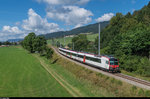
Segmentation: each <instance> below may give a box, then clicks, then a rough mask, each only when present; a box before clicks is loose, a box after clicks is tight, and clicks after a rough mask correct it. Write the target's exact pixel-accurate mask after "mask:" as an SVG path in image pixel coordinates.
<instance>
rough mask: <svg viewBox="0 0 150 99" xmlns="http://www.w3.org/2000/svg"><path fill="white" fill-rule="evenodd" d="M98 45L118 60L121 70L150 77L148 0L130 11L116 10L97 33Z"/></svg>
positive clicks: (149, 12) (149, 5) (149, 14)
mask: <svg viewBox="0 0 150 99" xmlns="http://www.w3.org/2000/svg"><path fill="white" fill-rule="evenodd" d="M95 43H96V45H98V38H97V40H96V42H95ZM101 48H103V49H104V50H105V51H104V52H105V54H113V55H115V56H116V57H117V58H118V59H119V62H120V68H121V69H124V70H126V71H128V72H132V73H136V74H137V75H142V76H146V77H150V72H149V70H150V61H149V59H150V2H149V4H148V5H145V6H144V7H143V8H142V9H140V10H138V11H135V12H134V13H133V14H131V13H130V12H128V13H127V14H126V15H123V14H122V13H117V14H116V16H114V17H113V18H112V19H111V20H110V24H109V25H108V26H107V27H106V28H105V29H104V30H103V31H102V33H101Z"/></svg>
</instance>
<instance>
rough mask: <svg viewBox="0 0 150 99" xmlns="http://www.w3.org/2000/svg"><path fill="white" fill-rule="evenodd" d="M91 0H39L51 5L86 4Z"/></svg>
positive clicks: (38, 0)
mask: <svg viewBox="0 0 150 99" xmlns="http://www.w3.org/2000/svg"><path fill="white" fill-rule="evenodd" d="M89 1H90V0H37V2H39V3H40V2H44V3H46V4H49V5H84V4H86V3H88V2H89Z"/></svg>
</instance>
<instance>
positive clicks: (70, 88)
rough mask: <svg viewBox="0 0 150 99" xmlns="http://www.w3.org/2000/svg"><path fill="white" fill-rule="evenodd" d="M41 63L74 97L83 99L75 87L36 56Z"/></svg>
mask: <svg viewBox="0 0 150 99" xmlns="http://www.w3.org/2000/svg"><path fill="white" fill-rule="evenodd" d="M34 56H35V57H36V58H37V59H38V60H39V61H40V63H41V65H42V66H43V67H44V68H45V69H46V70H47V71H48V72H49V73H50V74H51V75H52V76H53V77H54V78H55V79H56V80H57V81H58V82H59V83H60V84H61V85H62V86H63V87H64V88H65V89H66V90H67V91H68V92H69V93H70V94H71V95H72V96H74V97H81V96H82V95H81V94H80V93H79V92H78V91H77V89H75V88H74V87H73V86H71V85H70V84H69V83H68V82H66V81H65V80H64V79H63V78H61V77H60V76H59V75H58V74H57V73H56V72H54V71H53V70H50V69H49V68H48V65H47V64H46V63H45V62H44V61H43V60H42V59H40V58H39V57H38V56H37V55H34Z"/></svg>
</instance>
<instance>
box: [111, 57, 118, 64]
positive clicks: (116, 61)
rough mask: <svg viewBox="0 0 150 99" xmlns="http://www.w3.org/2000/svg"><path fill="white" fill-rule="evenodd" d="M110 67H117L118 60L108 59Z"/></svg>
mask: <svg viewBox="0 0 150 99" xmlns="http://www.w3.org/2000/svg"><path fill="white" fill-rule="evenodd" d="M110 65H118V60H117V59H115V58H112V59H110Z"/></svg>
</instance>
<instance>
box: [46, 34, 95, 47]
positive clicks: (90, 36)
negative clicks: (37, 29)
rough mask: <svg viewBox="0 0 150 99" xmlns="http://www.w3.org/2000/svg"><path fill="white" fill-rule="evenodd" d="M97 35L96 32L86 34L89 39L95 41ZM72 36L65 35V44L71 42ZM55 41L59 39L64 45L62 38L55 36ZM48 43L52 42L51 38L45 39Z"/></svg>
mask: <svg viewBox="0 0 150 99" xmlns="http://www.w3.org/2000/svg"><path fill="white" fill-rule="evenodd" d="M97 36H98V34H88V35H87V38H88V40H89V41H95V38H96V37H97ZM72 38H73V37H65V44H66V45H68V44H69V43H71V41H72ZM54 40H55V42H57V41H59V42H61V44H63V45H64V38H56V39H54ZM47 42H48V44H52V40H51V39H50V40H47Z"/></svg>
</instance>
